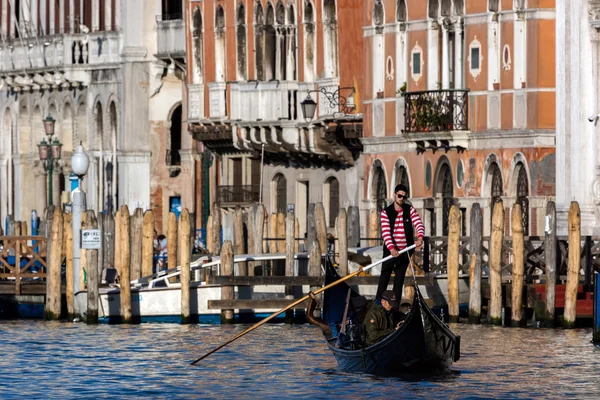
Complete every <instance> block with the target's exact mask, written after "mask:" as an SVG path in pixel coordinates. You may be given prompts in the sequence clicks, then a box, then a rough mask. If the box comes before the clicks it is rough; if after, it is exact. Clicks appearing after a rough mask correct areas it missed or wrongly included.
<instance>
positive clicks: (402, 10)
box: [396, 0, 406, 22]
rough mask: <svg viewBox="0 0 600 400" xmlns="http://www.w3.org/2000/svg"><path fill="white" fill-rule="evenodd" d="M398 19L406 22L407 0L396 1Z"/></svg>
mask: <svg viewBox="0 0 600 400" xmlns="http://www.w3.org/2000/svg"><path fill="white" fill-rule="evenodd" d="M396 21H398V22H406V0H398V3H396Z"/></svg>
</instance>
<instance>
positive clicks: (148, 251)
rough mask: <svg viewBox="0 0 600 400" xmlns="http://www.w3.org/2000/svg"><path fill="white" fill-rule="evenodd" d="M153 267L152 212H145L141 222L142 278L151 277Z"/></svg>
mask: <svg viewBox="0 0 600 400" xmlns="http://www.w3.org/2000/svg"><path fill="white" fill-rule="evenodd" d="M153 266H154V212H153V211H152V210H146V212H145V213H144V218H143V221H142V276H148V275H152V273H153V272H154V271H153Z"/></svg>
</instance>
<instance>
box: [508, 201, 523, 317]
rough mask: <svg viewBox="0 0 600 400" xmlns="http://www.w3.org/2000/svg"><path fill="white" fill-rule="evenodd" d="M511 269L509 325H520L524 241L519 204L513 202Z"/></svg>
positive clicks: (521, 315)
mask: <svg viewBox="0 0 600 400" xmlns="http://www.w3.org/2000/svg"><path fill="white" fill-rule="evenodd" d="M512 240H513V270H512V294H511V309H512V314H511V325H512V326H522V325H523V323H524V322H525V320H524V319H523V275H524V268H525V267H524V256H525V243H524V239H523V218H522V216H521V205H520V204H519V203H515V204H514V205H513V208H512Z"/></svg>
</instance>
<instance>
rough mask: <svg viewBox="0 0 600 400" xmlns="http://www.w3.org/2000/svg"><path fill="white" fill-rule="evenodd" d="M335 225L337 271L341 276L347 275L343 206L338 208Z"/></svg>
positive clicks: (346, 217)
mask: <svg viewBox="0 0 600 400" xmlns="http://www.w3.org/2000/svg"><path fill="white" fill-rule="evenodd" d="M337 225H338V230H337V232H336V235H337V238H338V254H339V263H338V267H339V273H340V275H341V276H346V275H348V216H347V214H346V209H344V208H340V211H339V214H338V224H337Z"/></svg>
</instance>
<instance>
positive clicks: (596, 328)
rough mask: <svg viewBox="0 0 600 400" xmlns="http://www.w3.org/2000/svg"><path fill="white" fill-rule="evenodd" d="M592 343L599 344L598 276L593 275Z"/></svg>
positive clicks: (599, 298)
mask: <svg viewBox="0 0 600 400" xmlns="http://www.w3.org/2000/svg"><path fill="white" fill-rule="evenodd" d="M592 342H594V343H600V274H594V336H593V338H592Z"/></svg>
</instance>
